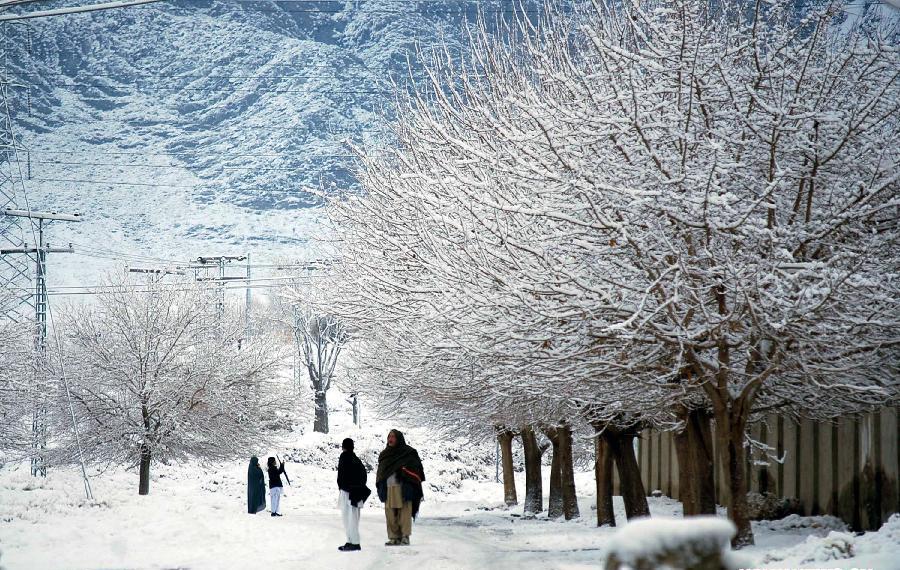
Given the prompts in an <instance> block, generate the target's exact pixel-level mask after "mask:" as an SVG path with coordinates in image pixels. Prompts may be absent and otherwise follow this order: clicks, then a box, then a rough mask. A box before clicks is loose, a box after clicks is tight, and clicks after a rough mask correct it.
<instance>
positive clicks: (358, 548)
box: [350, 544, 362, 550]
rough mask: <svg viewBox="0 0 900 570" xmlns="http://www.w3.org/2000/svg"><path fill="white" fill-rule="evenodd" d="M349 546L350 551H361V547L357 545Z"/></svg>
mask: <svg viewBox="0 0 900 570" xmlns="http://www.w3.org/2000/svg"><path fill="white" fill-rule="evenodd" d="M350 546H351V547H352V548H350V550H362V546H360V545H358V544H351V545H350Z"/></svg>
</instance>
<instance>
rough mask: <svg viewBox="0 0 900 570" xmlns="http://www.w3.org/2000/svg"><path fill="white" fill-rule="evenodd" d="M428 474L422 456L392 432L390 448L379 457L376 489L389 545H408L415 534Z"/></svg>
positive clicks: (389, 438) (389, 441) (396, 432)
mask: <svg viewBox="0 0 900 570" xmlns="http://www.w3.org/2000/svg"><path fill="white" fill-rule="evenodd" d="M424 480H425V471H423V469H422V461H421V460H420V459H419V453H418V452H417V451H416V450H415V449H413V448H412V447H410V446H408V445H406V438H404V437H403V434H402V433H400V432H399V431H397V430H395V429H392V430H391V431H390V432H389V433H388V437H387V447H385V448H384V451H382V452H381V453H380V454H379V455H378V471H377V473H376V475H375V488H376V489H377V490H378V498H379V499H380V500H381V502H382V503H384V517H385V519H386V522H387V533H388V541H387V542H386V543H385V544H386V545H387V546H396V545H408V544H409V535H410V534H411V533H412V519H413V518H415V516H416V515H417V514H418V512H419V502H420V501H421V500H422V481H424Z"/></svg>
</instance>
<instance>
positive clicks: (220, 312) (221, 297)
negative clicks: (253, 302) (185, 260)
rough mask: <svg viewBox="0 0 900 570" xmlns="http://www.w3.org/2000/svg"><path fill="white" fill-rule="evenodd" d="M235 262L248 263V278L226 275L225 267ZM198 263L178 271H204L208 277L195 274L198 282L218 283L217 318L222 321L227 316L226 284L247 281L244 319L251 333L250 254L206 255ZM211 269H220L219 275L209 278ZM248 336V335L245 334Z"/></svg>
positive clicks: (245, 325)
mask: <svg viewBox="0 0 900 570" xmlns="http://www.w3.org/2000/svg"><path fill="white" fill-rule="evenodd" d="M233 261H246V262H247V274H246V276H243V275H242V276H233V275H232V276H229V275H226V271H225V267H226V266H227V264H229V263H231V262H233ZM197 263H198V264H199V265H189V266H179V267H178V269H194V270H195V271H196V270H198V269H204V270H206V271H207V273H206V274H207V276H204V277H200V276H199V273H195V279H196V280H197V281H213V282H215V283H216V285H217V286H216V289H217V301H216V316H217V318H218V319H219V320H220V321H221V319H222V317H223V316H224V314H225V283H226V282H227V281H243V280H246V281H247V293H246V303H247V306H246V308H245V309H244V318H245V319H246V320H245V322H244V327H245V330H247V331H249V328H250V254H249V253H248V254H247V255H215V256H213V255H206V256H201V257H198V258H197ZM210 269H218V275H217V276H215V277H208V274H209V273H208V271H209V270H210ZM245 334H247V333H245Z"/></svg>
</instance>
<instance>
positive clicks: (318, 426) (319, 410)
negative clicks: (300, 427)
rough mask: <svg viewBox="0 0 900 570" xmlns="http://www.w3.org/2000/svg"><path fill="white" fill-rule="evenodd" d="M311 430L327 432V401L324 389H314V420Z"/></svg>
mask: <svg viewBox="0 0 900 570" xmlns="http://www.w3.org/2000/svg"><path fill="white" fill-rule="evenodd" d="M313 431H316V432H319V433H328V401H327V399H326V392H325V391H324V390H317V391H316V421H315V423H314V424H313Z"/></svg>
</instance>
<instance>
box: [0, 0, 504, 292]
mask: <svg viewBox="0 0 900 570" xmlns="http://www.w3.org/2000/svg"><path fill="white" fill-rule="evenodd" d="M479 7H480V8H481V9H483V10H484V11H485V12H486V13H487V15H488V17H489V18H494V17H506V16H508V13H509V9H510V3H509V2H507V1H505V0H492V1H489V2H474V1H473V2H469V1H467V0H435V1H432V0H429V1H428V2H413V3H411V2H406V1H398V0H357V1H346V2H345V1H333V0H332V1H315V2H309V1H304V2H278V3H275V2H242V1H212V2H206V1H203V2H197V1H191V0H187V1H185V0H180V1H176V2H171V3H168V2H167V3H160V4H154V5H148V6H142V7H137V8H129V9H125V10H116V11H112V12H106V13H93V14H78V15H71V16H66V17H62V18H45V19H39V20H33V21H32V24H31V26H30V27H25V26H10V25H6V26H4V33H5V34H8V36H9V39H10V40H11V43H12V50H13V51H12V52H11V57H10V66H11V68H12V72H13V73H14V74H15V75H16V76H17V77H19V78H21V79H22V82H23V84H25V85H27V87H23V88H20V89H18V90H17V91H16V98H15V99H14V101H13V105H14V109H13V112H14V115H15V118H16V120H17V123H16V124H17V128H18V134H19V136H20V137H21V139H22V141H23V143H24V144H25V146H26V147H27V148H28V149H29V151H30V152H28V153H26V154H25V155H23V156H21V157H20V158H21V159H22V161H23V167H24V168H25V169H26V171H27V172H28V173H30V174H29V176H30V179H29V180H28V181H27V189H28V194H29V198H30V201H31V204H30V206H31V207H32V208H34V209H53V210H59V211H67V212H80V213H82V214H84V219H85V223H83V224H79V225H75V224H68V225H66V224H57V225H56V226H54V227H53V228H52V230H51V232H50V238H49V239H50V240H51V242H55V243H66V242H70V241H71V242H74V244H75V248H76V251H77V252H78V253H76V254H75V255H69V256H62V255H60V256H56V257H54V258H51V260H50V269H51V274H52V276H51V287H52V286H53V285H71V284H90V283H95V282H96V277H95V276H94V275H93V274H94V273H95V272H96V270H97V269H98V268H101V269H102V268H108V267H110V266H113V265H118V266H119V267H120V266H121V262H119V263H117V264H116V263H112V262H111V260H109V259H106V260H104V259H100V257H106V258H115V259H117V260H120V259H122V258H123V257H124V255H123V254H128V255H140V256H145V257H148V256H149V257H155V258H162V259H171V260H175V261H185V260H187V259H190V258H196V257H197V256H199V255H221V254H243V253H246V252H248V251H252V252H254V253H255V254H256V257H255V259H256V260H258V261H261V260H264V259H270V260H274V259H276V258H279V257H298V256H302V255H303V252H304V251H305V250H307V249H308V245H309V240H310V238H311V237H312V236H313V235H315V234H316V229H315V220H316V217H317V213H316V211H315V210H312V211H311V210H310V206H314V205H315V204H316V200H315V198H314V197H313V196H311V194H310V193H309V191H310V190H311V189H312V190H317V189H320V188H324V189H326V190H327V191H335V192H341V191H344V190H346V189H347V188H349V187H351V186H352V185H353V184H354V180H353V175H352V172H351V170H352V161H353V159H352V157H351V156H350V154H349V150H348V147H347V146H346V144H345V142H346V140H348V139H352V140H354V141H356V142H366V143H369V142H374V141H377V140H383V133H384V132H385V128H384V125H385V123H384V120H383V117H385V116H389V114H390V100H391V96H390V81H391V79H392V78H393V79H395V80H397V81H399V82H400V83H401V84H402V83H403V81H404V77H405V76H406V74H407V71H408V68H407V58H408V57H413V59H414V49H413V48H414V46H415V45H417V44H418V45H424V46H427V45H430V44H433V43H434V42H436V41H438V39H439V38H444V39H446V40H447V41H448V42H450V43H457V42H460V41H461V40H462V31H463V29H464V21H466V20H467V19H471V18H474V17H475V14H476V13H477V11H478V8H479ZM413 66H415V62H413ZM21 206H22V207H25V205H24V204H22V205H21ZM86 256H88V257H86ZM148 261H152V260H148Z"/></svg>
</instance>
